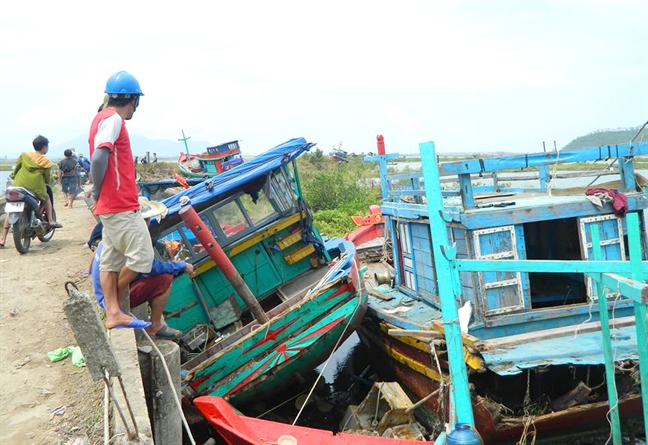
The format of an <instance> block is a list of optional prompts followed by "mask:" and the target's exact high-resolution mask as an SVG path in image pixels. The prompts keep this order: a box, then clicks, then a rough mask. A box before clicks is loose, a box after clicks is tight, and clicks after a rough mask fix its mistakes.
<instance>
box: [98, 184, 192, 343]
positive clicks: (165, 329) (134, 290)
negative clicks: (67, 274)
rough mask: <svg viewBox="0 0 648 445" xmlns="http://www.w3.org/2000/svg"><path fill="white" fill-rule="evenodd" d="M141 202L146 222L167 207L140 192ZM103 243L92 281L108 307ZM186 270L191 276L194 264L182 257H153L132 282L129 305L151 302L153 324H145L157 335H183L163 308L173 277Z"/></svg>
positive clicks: (100, 301) (103, 306)
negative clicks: (147, 269) (166, 317)
mask: <svg viewBox="0 0 648 445" xmlns="http://www.w3.org/2000/svg"><path fill="white" fill-rule="evenodd" d="M139 202H140V211H141V213H142V217H143V218H144V221H146V223H147V225H148V221H149V220H150V218H162V217H164V215H166V212H167V208H166V206H165V205H164V204H162V203H161V202H157V201H149V200H148V199H146V198H144V197H143V196H140V198H139ZM151 242H152V241H151ZM103 247H104V246H103V243H102V242H100V243H99V245H98V246H97V250H96V252H95V255H94V257H93V259H92V261H91V263H90V266H89V269H90V273H91V275H92V284H93V286H94V292H95V297H96V299H97V303H99V306H101V307H102V308H103V309H105V308H106V304H105V300H104V295H103V294H104V293H103V289H102V288H101V280H100V277H101V274H100V262H101V252H102V251H103ZM185 272H186V273H187V274H188V275H189V276H190V277H191V276H193V273H194V268H193V265H191V264H190V263H185V262H183V261H177V262H171V261H160V260H158V259H154V260H153V267H152V268H151V271H150V272H149V273H147V274H140V275H138V276H137V277H136V278H135V280H133V282H132V283H130V305H131V307H132V308H135V307H137V306H139V305H141V304H144V303H148V304H149V307H150V309H151V326H150V327H148V328H146V332H148V333H149V334H150V335H151V336H153V337H155V338H159V339H166V340H179V339H180V336H181V335H182V332H180V331H178V330H176V329H172V328H170V327H169V325H167V324H166V321H165V320H164V315H163V311H164V307H165V306H166V304H167V302H168V301H169V296H170V295H171V286H172V285H173V279H174V277H177V276H178V275H180V274H182V273H185Z"/></svg>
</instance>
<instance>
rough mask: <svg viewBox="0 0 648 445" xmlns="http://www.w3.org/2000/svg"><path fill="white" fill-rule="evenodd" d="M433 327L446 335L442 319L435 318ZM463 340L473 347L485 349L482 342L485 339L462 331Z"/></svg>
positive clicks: (479, 349)
mask: <svg viewBox="0 0 648 445" xmlns="http://www.w3.org/2000/svg"><path fill="white" fill-rule="evenodd" d="M432 328H433V329H435V330H437V331H439V332H441V333H442V334H444V335H445V326H443V321H441V320H433V321H432ZM461 341H462V343H463V344H464V345H468V346H470V347H471V348H474V349H477V350H478V351H481V350H482V349H483V347H482V344H483V341H482V340H480V339H478V338H477V337H475V336H473V335H470V334H466V333H463V332H462V333H461Z"/></svg>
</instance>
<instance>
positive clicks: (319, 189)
mask: <svg viewBox="0 0 648 445" xmlns="http://www.w3.org/2000/svg"><path fill="white" fill-rule="evenodd" d="M297 163H298V168H299V175H300V181H301V186H302V190H303V192H304V198H305V199H306V202H308V203H309V205H310V207H311V209H312V210H313V216H314V218H315V224H316V226H317V227H318V229H319V230H320V232H322V233H323V234H326V235H327V236H329V237H332V236H343V235H344V234H345V233H348V232H351V231H352V230H354V229H355V228H356V226H355V224H354V223H353V221H351V216H353V215H363V216H364V215H368V214H369V206H370V205H372V204H379V203H380V196H381V195H380V186H379V185H378V184H376V183H375V178H377V177H378V166H377V165H376V164H373V163H366V162H363V160H362V158H361V157H360V156H354V155H351V156H349V162H347V163H338V162H336V161H335V160H333V159H332V158H330V157H328V156H324V154H323V152H322V150H320V149H319V148H318V149H316V150H315V151H314V152H313V153H307V154H305V155H303V156H301V157H300V158H299V159H298V160H297Z"/></svg>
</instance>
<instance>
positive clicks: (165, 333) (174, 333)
mask: <svg viewBox="0 0 648 445" xmlns="http://www.w3.org/2000/svg"><path fill="white" fill-rule="evenodd" d="M153 337H155V338H159V339H164V340H179V339H180V337H182V332H180V331H178V330H176V329H171V328H170V327H169V326H168V325H166V324H165V325H164V326H162V328H160V330H159V331H157V332H156V333H155V334H154V335H153Z"/></svg>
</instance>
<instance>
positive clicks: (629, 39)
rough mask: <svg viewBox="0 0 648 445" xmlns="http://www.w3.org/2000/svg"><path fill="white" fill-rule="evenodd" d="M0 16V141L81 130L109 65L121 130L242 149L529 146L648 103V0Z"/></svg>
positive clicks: (170, 4) (331, 3) (40, 11)
mask: <svg viewBox="0 0 648 445" xmlns="http://www.w3.org/2000/svg"><path fill="white" fill-rule="evenodd" d="M0 28H1V29H0V82H1V83H0V104H1V108H0V150H1V154H2V155H3V156H4V155H8V156H12V155H16V154H18V153H19V152H21V151H24V150H28V149H31V141H32V139H33V138H34V137H35V136H36V135H37V134H43V135H45V136H47V137H48V138H49V139H50V143H51V144H52V145H59V144H62V143H64V142H67V141H70V140H72V139H74V138H76V137H78V136H80V135H85V134H87V132H88V128H89V125H90V122H91V120H92V118H93V115H94V114H95V112H96V109H97V107H98V106H99V104H100V103H101V100H102V97H103V91H104V88H105V83H106V80H107V79H108V77H109V76H110V75H111V74H113V73H114V72H117V71H120V70H126V71H129V72H130V73H131V74H133V75H134V76H135V77H137V79H138V80H139V82H140V85H141V86H142V90H143V91H144V93H145V97H144V98H142V100H141V103H140V107H139V108H138V110H137V112H136V113H135V116H134V118H133V119H132V120H131V121H129V122H128V128H129V131H130V132H131V133H134V134H138V135H142V136H146V137H148V138H151V139H171V140H176V139H178V138H179V137H180V135H181V129H184V131H185V133H186V134H187V135H189V136H191V137H192V139H194V140H204V141H208V142H210V143H219V142H225V141H230V140H233V139H239V140H242V141H243V142H242V147H243V149H244V151H245V153H246V154H258V153H259V152H262V151H264V150H265V149H267V148H270V147H272V146H275V145H277V144H278V143H281V142H283V141H285V140H287V139H290V138H292V137H298V136H303V137H305V138H306V139H307V140H309V141H312V142H316V143H318V146H319V147H320V148H321V149H322V150H324V151H325V152H328V151H330V149H331V148H332V147H333V146H337V145H338V144H340V143H342V148H343V149H345V150H347V151H353V152H357V153H360V152H368V151H375V140H376V135H377V134H383V135H384V136H385V141H386V145H387V150H388V151H393V152H396V151H398V152H401V153H413V152H417V151H418V143H419V142H422V141H429V140H432V141H434V142H435V143H436V145H437V149H438V150H439V151H445V152H458V151H490V150H504V151H519V152H532V151H538V150H542V141H546V142H547V143H548V144H549V145H553V141H554V140H555V141H556V142H557V144H558V146H559V147H561V146H564V145H565V144H567V143H569V142H570V141H571V140H572V139H574V138H576V137H578V136H581V135H584V134H587V133H589V132H591V131H593V130H597V129H606V128H619V127H631V126H638V125H642V124H643V123H644V122H645V121H646V120H647V119H648V2H647V1H645V0H636V1H619V0H614V1H598V2H595V1H496V2H488V1H471V2H460V1H407V0H398V1H377V0H373V1H360V0H327V1H311V0H301V1H274V0H265V1H252V0H238V1H205V2H201V1H191V0H183V1H180V0H176V1H160V0H157V1H144V0H141V1H136V0H130V1H127V2H120V1H115V0H112V1H110V2H97V1H80V0H79V1H63V0H56V1H52V0H48V1H34V0H20V1H14V0H3V1H2V2H0ZM86 148H87V147H79V148H77V151H86V150H85V149H86ZM180 148H181V147H180ZM179 151H180V150H179ZM52 155H53V156H54V157H56V156H57V155H60V154H58V153H52Z"/></svg>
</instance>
